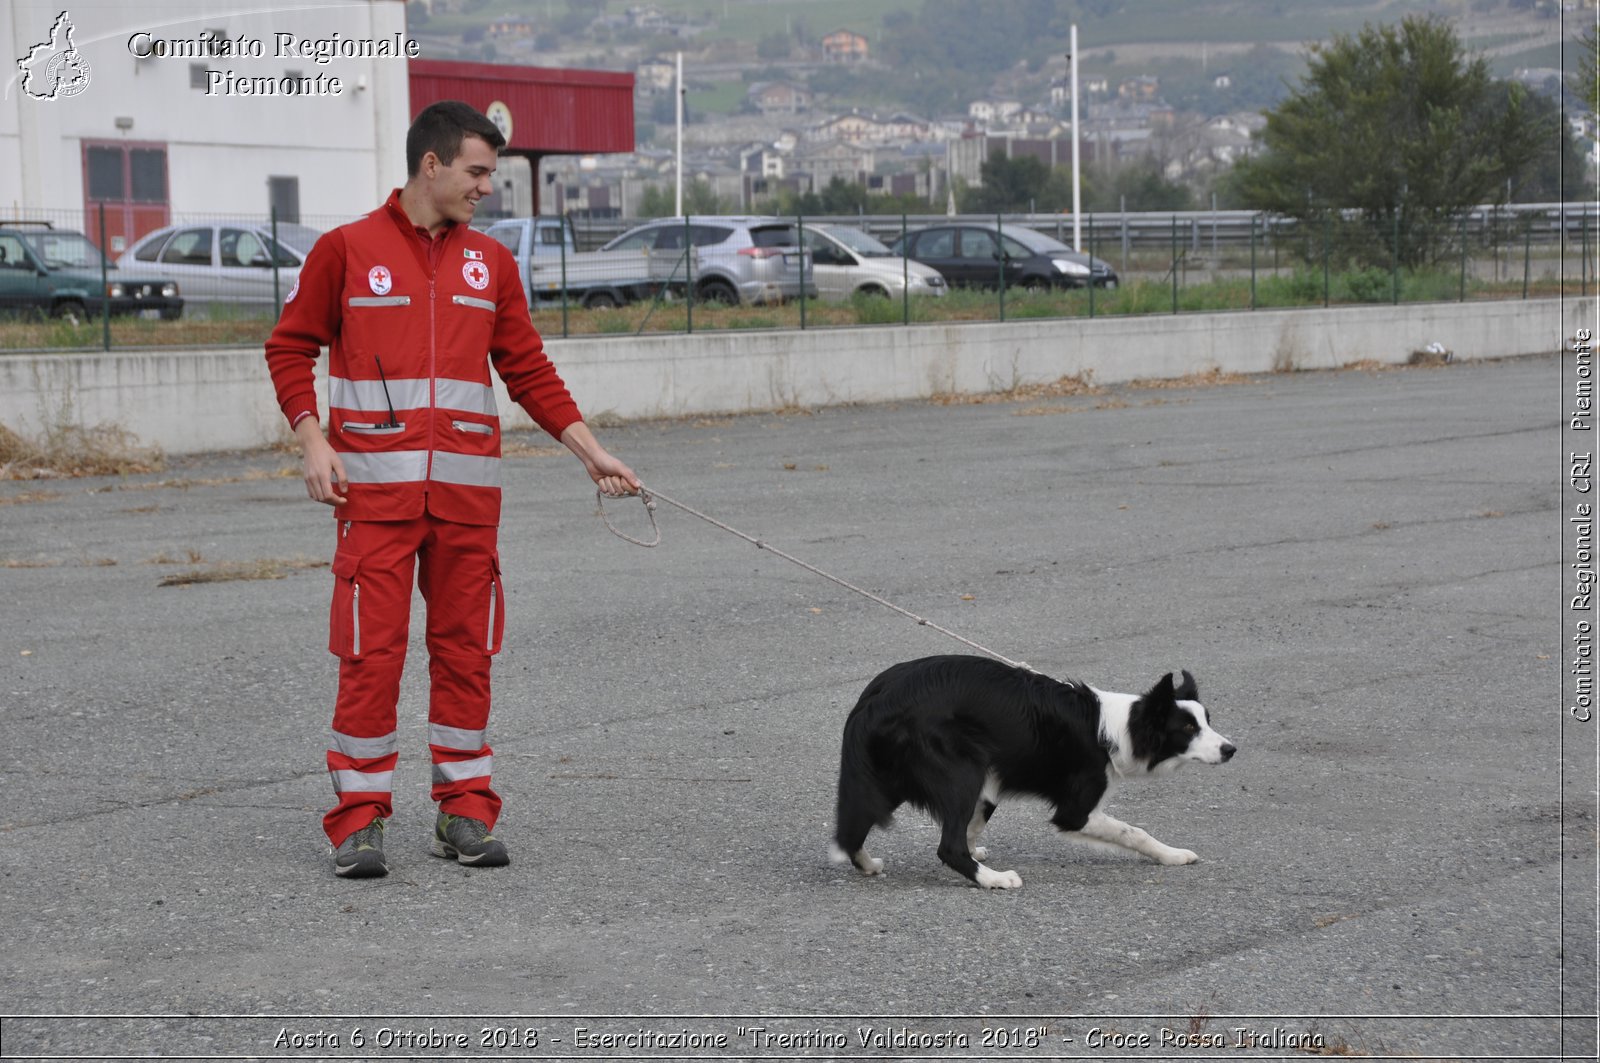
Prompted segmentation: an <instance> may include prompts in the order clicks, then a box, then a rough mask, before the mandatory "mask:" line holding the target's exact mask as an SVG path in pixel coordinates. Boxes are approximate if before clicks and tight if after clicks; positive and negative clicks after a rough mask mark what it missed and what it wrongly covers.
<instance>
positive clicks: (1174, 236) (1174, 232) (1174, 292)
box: [1172, 214, 1178, 314]
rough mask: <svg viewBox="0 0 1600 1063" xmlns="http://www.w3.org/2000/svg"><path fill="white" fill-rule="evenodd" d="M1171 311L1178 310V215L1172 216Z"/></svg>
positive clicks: (1175, 311)
mask: <svg viewBox="0 0 1600 1063" xmlns="http://www.w3.org/2000/svg"><path fill="white" fill-rule="evenodd" d="M1172 312H1173V313H1174V314H1176V313H1177V312H1178V216H1177V215H1176V214H1174V215H1173V216H1172Z"/></svg>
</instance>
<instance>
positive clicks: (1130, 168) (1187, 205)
mask: <svg viewBox="0 0 1600 1063" xmlns="http://www.w3.org/2000/svg"><path fill="white" fill-rule="evenodd" d="M1090 187H1091V188H1092V189H1093V191H1092V192H1091V193H1090V194H1088V195H1085V196H1083V209H1084V210H1086V211H1090V210H1092V211H1115V210H1121V209H1123V207H1124V204H1126V207H1127V209H1128V210H1145V211H1150V210H1167V211H1170V210H1193V209H1194V208H1195V202H1194V192H1193V190H1191V189H1190V188H1189V186H1188V185H1185V184H1182V183H1180V182H1176V181H1170V180H1168V179H1167V175H1166V174H1164V173H1162V172H1161V163H1160V162H1159V161H1158V160H1157V159H1155V158H1153V157H1152V156H1149V155H1146V156H1143V157H1141V158H1138V159H1134V160H1132V161H1131V162H1126V163H1122V164H1120V165H1112V166H1099V167H1095V168H1094V170H1093V181H1092V183H1091V186H1090Z"/></svg>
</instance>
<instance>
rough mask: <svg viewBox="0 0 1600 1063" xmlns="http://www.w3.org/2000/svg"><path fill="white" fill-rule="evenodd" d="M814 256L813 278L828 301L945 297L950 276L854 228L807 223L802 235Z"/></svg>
mask: <svg viewBox="0 0 1600 1063" xmlns="http://www.w3.org/2000/svg"><path fill="white" fill-rule="evenodd" d="M802 237H803V239H804V240H805V246H806V250H808V251H810V252H811V276H812V279H814V280H815V281H816V284H817V292H818V294H820V295H821V296H822V298H824V299H848V298H850V297H851V296H852V295H855V294H856V293H858V292H860V293H862V294H864V295H882V296H890V295H903V294H905V293H906V292H910V294H912V295H943V294H945V292H946V290H947V289H946V288H945V283H944V278H943V277H942V276H940V275H939V271H938V270H936V269H934V268H932V267H931V266H925V265H923V264H922V263H921V262H912V261H909V260H907V259H905V258H902V257H900V256H899V255H897V254H895V253H894V252H893V251H890V250H889V249H888V248H887V247H885V246H884V245H883V243H882V242H881V241H879V240H878V239H877V238H876V237H873V236H871V235H869V234H867V233H864V232H862V231H861V230H860V229H854V228H851V227H850V226H848V225H831V224H822V225H807V226H805V230H804V232H803V233H802Z"/></svg>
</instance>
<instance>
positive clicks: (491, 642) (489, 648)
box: [483, 550, 506, 656]
mask: <svg viewBox="0 0 1600 1063" xmlns="http://www.w3.org/2000/svg"><path fill="white" fill-rule="evenodd" d="M505 597H506V595H505V588H504V586H503V585H502V584H501V582H500V551H498V550H496V551H495V552H494V553H493V554H491V555H490V556H489V623H488V624H487V626H486V628H485V631H484V647H483V648H484V652H486V653H488V654H489V655H490V656H493V655H494V654H496V653H499V652H500V640H501V639H502V638H504V637H505V633H506V606H505Z"/></svg>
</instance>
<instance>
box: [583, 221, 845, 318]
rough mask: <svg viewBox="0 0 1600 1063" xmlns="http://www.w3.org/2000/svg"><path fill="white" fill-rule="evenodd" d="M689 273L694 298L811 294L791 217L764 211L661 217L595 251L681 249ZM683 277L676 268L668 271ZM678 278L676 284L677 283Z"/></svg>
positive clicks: (743, 299) (773, 299) (776, 299)
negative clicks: (755, 214) (761, 213)
mask: <svg viewBox="0 0 1600 1063" xmlns="http://www.w3.org/2000/svg"><path fill="white" fill-rule="evenodd" d="M685 241H687V243H688V245H689V247H691V248H692V249H693V252H694V253H693V255H692V256H686V257H688V258H689V261H688V262H687V263H686V264H687V265H688V266H689V267H690V270H691V271H692V272H691V273H690V274H688V276H692V277H693V278H694V294H695V298H696V299H699V300H701V301H704V302H714V303H729V304H732V303H781V302H783V301H784V300H785V299H798V298H799V297H800V293H801V291H802V290H804V291H805V294H806V295H807V296H808V297H810V296H815V295H816V294H817V286H816V283H815V282H814V281H812V280H811V278H810V276H809V274H810V272H811V269H810V257H811V256H810V254H809V253H808V252H807V251H806V250H805V249H803V248H802V247H801V246H800V235H799V232H798V229H797V226H796V225H795V223H794V222H793V221H790V220H788V219H786V218H765V217H751V216H740V217H709V216H706V217H690V218H661V219H658V220H656V221H652V222H646V223H645V224H643V225H639V226H636V227H634V228H632V229H629V230H628V231H627V232H625V233H623V234H622V235H621V236H619V237H617V238H616V239H615V240H612V241H611V242H610V243H608V244H606V245H605V246H604V247H602V248H600V250H601V251H649V252H651V253H652V254H658V253H663V252H664V253H667V254H673V253H677V254H680V255H681V254H682V252H683V250H684V244H685ZM674 275H675V276H677V277H679V278H685V276H686V274H685V272H684V270H683V269H682V268H679V269H677V270H676V271H675V273H674ZM682 286H683V285H682V283H680V284H679V285H678V287H680V288H681V287H682Z"/></svg>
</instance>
